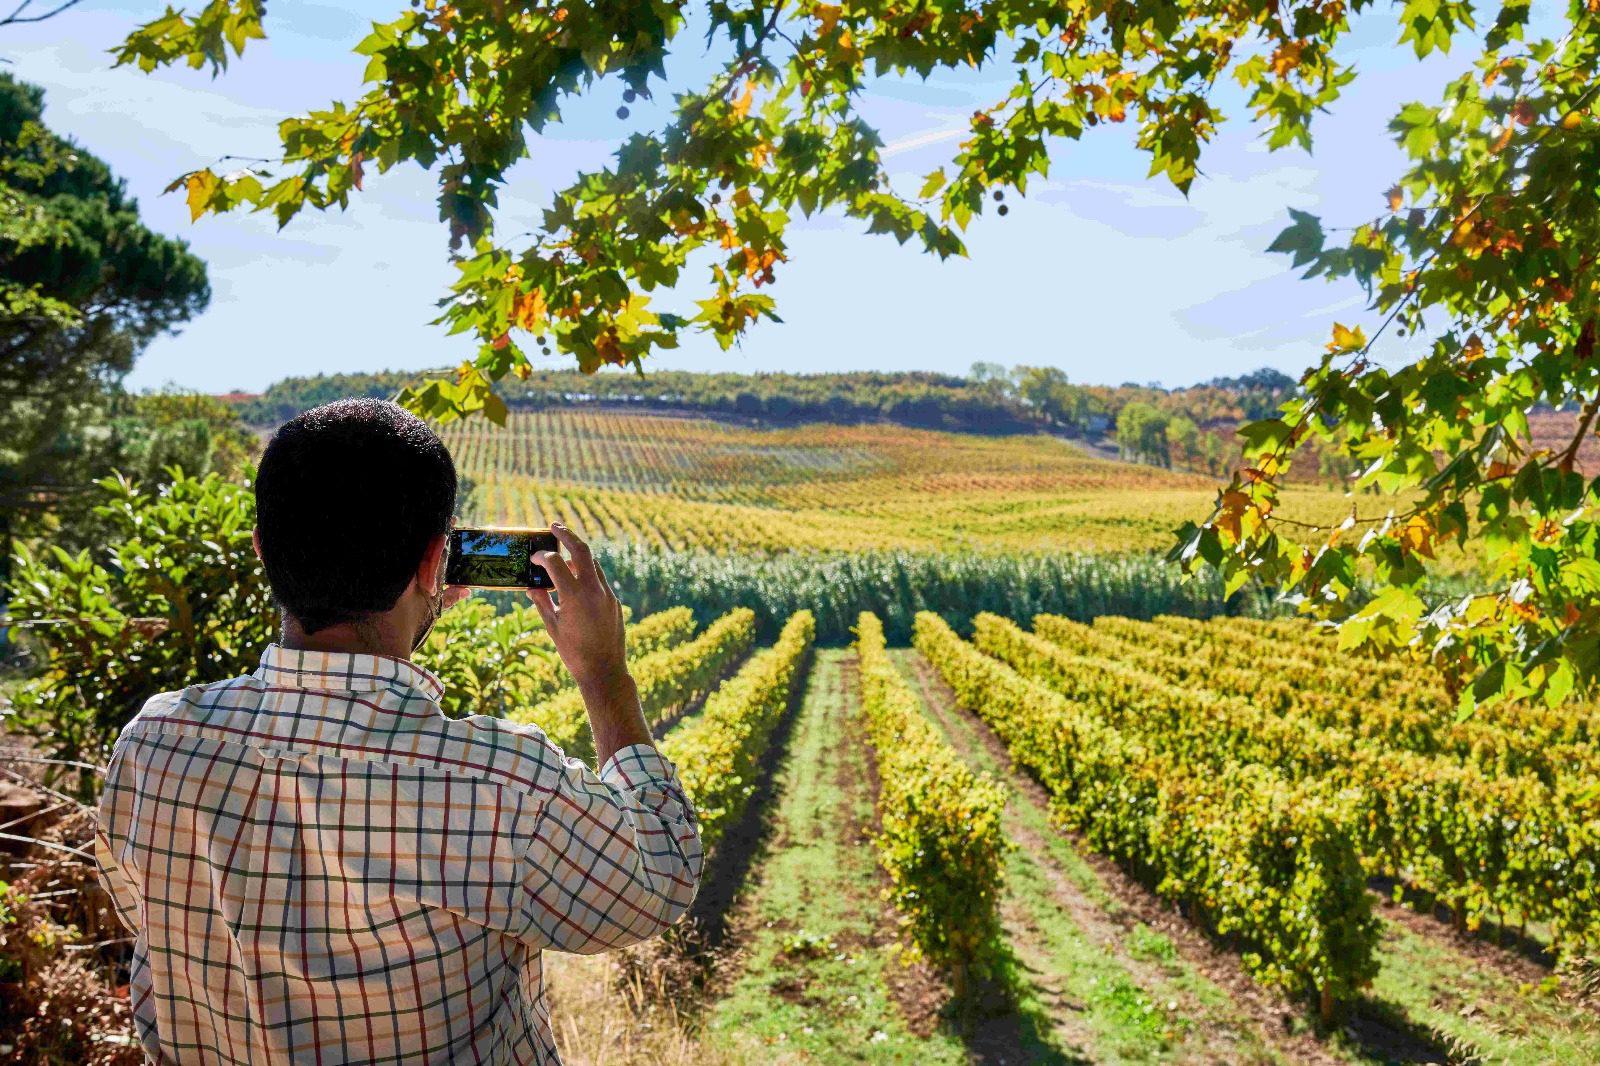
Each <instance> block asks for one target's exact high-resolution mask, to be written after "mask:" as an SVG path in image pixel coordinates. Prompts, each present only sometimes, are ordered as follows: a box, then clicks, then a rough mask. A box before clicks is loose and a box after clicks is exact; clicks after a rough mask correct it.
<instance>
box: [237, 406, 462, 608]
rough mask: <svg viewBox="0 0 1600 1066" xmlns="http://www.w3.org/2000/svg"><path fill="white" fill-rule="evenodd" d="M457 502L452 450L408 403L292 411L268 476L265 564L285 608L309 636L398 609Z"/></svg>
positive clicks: (275, 441) (262, 496)
mask: <svg viewBox="0 0 1600 1066" xmlns="http://www.w3.org/2000/svg"><path fill="white" fill-rule="evenodd" d="M455 502H456V466H455V462H454V461H453V460H452V459H451V458H450V452H449V451H448V450H447V449H446V448H445V446H444V443H443V442H442V441H440V440H439V437H438V435H437V434H436V433H434V432H433V430H432V429H429V428H428V425H427V423H426V422H423V421H422V419H420V418H418V417H417V416H416V415H413V414H411V413H410V412H409V411H407V410H405V409H404V408H402V407H400V406H398V405H397V404H392V403H389V402H387V401H385V400H339V401H337V402H335V403H330V404H324V405H323V406H321V407H313V408H312V409H311V410H309V411H306V412H304V413H303V414H300V415H296V416H295V417H294V418H291V419H290V420H289V421H288V422H285V423H284V424H283V426H282V427H281V428H280V429H279V430H278V432H276V433H274V434H273V435H272V440H271V441H269V442H268V444H267V450H266V453H265V454H263V455H262V457H261V466H260V469H259V470H258V472H257V474H256V528H257V529H258V530H259V531H260V533H261V561H262V563H263V564H264V565H265V566H266V568H267V581H268V583H269V584H271V586H272V595H273V598H274V599H276V600H277V601H278V607H279V609H281V610H282V611H283V612H284V613H285V614H287V615H290V616H292V617H293V618H294V619H295V621H297V622H299V623H300V627H301V628H302V629H304V630H305V631H306V632H307V633H315V632H317V631H318V630H320V629H326V628H327V627H329V626H332V625H338V624H339V623H341V622H354V621H358V620H359V619H361V618H363V617H366V616H368V615H371V614H373V613H376V612H381V611H387V610H388V609H389V608H391V607H393V606H394V604H395V601H396V600H398V599H399V598H400V594H401V593H402V592H404V591H405V588H406V586H407V585H408V584H410V582H411V579H412V578H413V577H414V576H415V575H416V572H417V567H418V566H419V565H420V564H421V562H422V553H423V552H424V551H426V550H427V547H428V541H429V540H431V539H432V538H433V537H436V536H438V535H439V534H440V533H443V532H445V531H446V530H447V529H449V527H450V515H451V512H452V511H454V510H455Z"/></svg>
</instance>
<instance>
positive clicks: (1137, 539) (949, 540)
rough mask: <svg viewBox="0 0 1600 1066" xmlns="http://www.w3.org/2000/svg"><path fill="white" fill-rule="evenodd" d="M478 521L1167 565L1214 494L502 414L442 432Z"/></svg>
mask: <svg viewBox="0 0 1600 1066" xmlns="http://www.w3.org/2000/svg"><path fill="white" fill-rule="evenodd" d="M445 440H446V443H447V444H448V445H449V446H450V449H451V451H452V452H453V453H454V454H455V456H456V461H457V464H458V465H459V467H460V469H461V472H462V473H463V474H464V475H465V476H466V477H467V478H469V479H471V482H472V485H473V492H472V496H471V498H470V504H469V505H468V508H467V511H468V513H469V514H470V515H472V516H473V517H475V518H477V519H478V520H480V521H484V522H492V523H499V524H526V525H546V524H548V523H549V522H550V521H552V520H556V519H559V520H561V521H564V522H566V523H567V524H569V525H571V526H572V527H573V528H575V529H579V530H582V531H584V532H586V533H588V534H590V535H592V536H595V537H597V538H602V539H605V540H609V541H614V542H619V543H637V544H644V545H650V546H656V547H665V548H668V549H672V550H677V551H685V550H702V551H714V552H724V553H755V554H762V555H767V554H776V553H783V552H787V551H792V550H793V549H795V548H804V549H815V550H821V551H827V550H838V551H850V552H858V551H869V550H870V551H883V550H894V549H911V550H923V551H931V550H962V549H971V550H976V551H982V552H989V553H993V552H1003V551H1029V552H1032V551H1081V550H1112V551H1144V550H1151V551H1165V550H1166V549H1167V548H1168V547H1170V544H1171V534H1172V531H1173V530H1174V529H1175V528H1176V527H1177V526H1178V525H1179V524H1181V523H1182V522H1183V521H1185V520H1199V519H1201V518H1204V517H1205V515H1206V514H1207V513H1208V512H1209V509H1210V507H1211V506H1212V505H1213V503H1214V502H1215V500H1216V484H1215V481H1214V480H1213V479H1210V478H1206V477H1202V476H1199V475H1195V474H1186V473H1180V472H1174V471H1170V470H1162V469H1159V468H1156V467H1152V466H1144V465H1138V464H1133V463H1123V462H1116V461H1112V460H1108V459H1105V458H1101V457H1099V456H1096V455H1093V454H1091V453H1090V452H1088V451H1087V450H1086V449H1085V448H1084V447H1082V446H1081V445H1079V444H1077V443H1075V442H1073V441H1070V440H1067V439H1064V438H1061V437H1055V436H1050V435H1046V434H1021V435H1012V436H992V437H991V436H980V435H974V434H960V433H940V432H936V431H932V430H923V429H912V428H907V427H903V426H895V425H887V424H873V425H860V426H841V425H810V426H802V427H799V428H793V429H763V428H754V427H750V426H745V425H740V424H736V423H732V422H723V421H713V420H710V419H704V418H692V417H680V416H672V415H662V414H632V413H619V412H614V411H610V410H599V411H593V410H568V409H561V410H550V411H539V412H514V413H513V414H512V415H511V417H510V419H509V420H508V422H507V424H506V426H505V427H503V428H501V427H496V426H494V425H491V424H489V423H488V421H487V420H481V419H480V420H475V421H473V422H471V423H467V424H465V425H462V426H458V427H452V428H449V429H447V430H446V432H445ZM1284 507H1285V509H1286V510H1292V512H1293V513H1294V515H1295V517H1297V518H1300V519H1301V520H1302V521H1309V522H1326V523H1328V524H1333V523H1337V522H1338V521H1340V519H1341V518H1342V517H1343V516H1344V515H1345V514H1348V513H1349V510H1350V501H1349V500H1348V498H1346V497H1345V496H1344V495H1343V494H1342V493H1339V492H1335V491H1330V490H1325V489H1319V488H1301V489H1292V490H1290V491H1289V492H1288V493H1286V497H1285V503H1284Z"/></svg>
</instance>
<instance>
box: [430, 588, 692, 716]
mask: <svg viewBox="0 0 1600 1066" xmlns="http://www.w3.org/2000/svg"><path fill="white" fill-rule="evenodd" d="M623 612H624V613H625V614H626V613H631V610H630V609H629V608H627V607H624V608H623ZM693 635H694V612H692V611H690V610H689V609H688V608H687V607H676V608H673V609H672V610H668V611H657V612H656V613H655V614H653V615H651V616H650V617H649V618H646V619H644V620H643V621H640V622H636V623H634V624H632V625H630V626H628V657H629V658H630V659H642V658H644V657H645V656H648V655H651V654H653V653H655V652H658V651H663V650H665V649H667V648H673V647H676V646H677V645H679V644H682V643H683V642H684V641H686V640H688V639H689V638H690V637H692V636H693ZM416 661H417V664H418V665H419V666H423V667H426V668H427V669H429V670H431V671H433V673H434V674H435V675H436V676H437V677H438V678H439V680H440V681H442V682H443V683H444V688H445V692H444V696H443V697H442V698H441V699H440V701H439V702H440V705H441V706H442V707H443V708H444V712H445V713H446V714H448V715H449V716H450V717H452V718H460V717H462V716H464V715H469V714H487V715H493V716H494V717H496V718H504V717H506V716H507V715H509V714H512V713H513V712H516V711H518V710H527V709H528V708H529V707H532V706H534V705H535V704H537V703H540V702H542V701H544V700H547V699H549V698H551V697H552V696H554V695H556V694H557V693H559V692H560V691H561V690H563V689H566V688H570V687H571V685H572V675H571V674H569V673H567V669H566V667H565V666H564V665H562V662H561V657H560V656H558V655H557V654H556V651H555V646H554V645H553V644H551V643H550V634H549V633H548V632H546V631H545V628H544V620H543V619H541V618H540V617H539V612H538V610H537V608H535V607H534V606H533V604H531V603H527V602H526V601H524V602H523V603H521V604H512V605H510V606H509V607H506V608H504V609H503V610H502V609H499V608H497V607H496V606H495V603H494V602H493V601H490V600H488V599H485V598H484V597H480V596H474V597H472V598H471V599H468V600H466V601H465V602H463V603H459V604H457V605H456V606H454V607H452V608H450V610H448V611H446V612H445V613H444V614H443V615H442V616H440V618H439V622H438V624H437V625H435V626H434V627H433V632H432V633H430V634H428V639H427V641H426V642H425V643H424V644H423V646H422V647H421V648H420V649H419V650H418V652H417V656H416Z"/></svg>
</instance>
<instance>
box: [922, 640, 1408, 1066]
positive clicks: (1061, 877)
mask: <svg viewBox="0 0 1600 1066" xmlns="http://www.w3.org/2000/svg"><path fill="white" fill-rule="evenodd" d="M913 661H914V662H915V673H916V681H917V683H918V687H919V688H920V689H921V691H922V694H923V698H924V702H925V704H926V706H927V707H928V710H929V713H930V714H932V715H933V716H934V718H935V720H936V721H939V722H940V724H941V725H942V726H943V727H944V731H945V733H946V735H947V736H949V737H950V738H951V740H952V742H953V743H954V744H956V745H957V748H958V750H959V749H960V746H961V743H962V741H961V732H960V731H959V730H954V729H952V728H950V716H952V715H966V712H965V711H962V710H960V709H958V707H957V704H956V699H955V693H954V692H953V691H952V690H951V689H950V687H949V686H948V685H946V684H945V682H944V679H943V678H941V677H940V676H939V674H938V672H937V671H936V670H935V669H934V667H933V666H932V664H931V663H929V662H928V661H927V660H926V659H925V658H923V657H922V656H921V655H917V656H915V657H914V660H913ZM967 720H968V721H970V722H971V724H972V726H973V727H974V729H975V730H976V732H977V734H978V736H979V737H980V738H981V742H982V744H983V746H984V748H985V749H986V750H987V751H988V752H989V754H990V755H991V756H993V757H994V759H995V760H996V762H997V763H998V764H999V765H1000V766H1002V767H1005V768H1006V773H1005V777H1006V781H1007V783H1008V784H1009V785H1010V786H1011V788H1012V789H1013V790H1014V791H1015V793H1016V795H1017V796H1018V797H1019V798H1020V799H1021V800H1022V802H1026V803H1031V804H1033V805H1035V806H1037V807H1039V808H1041V809H1044V810H1048V809H1049V804H1050V798H1049V795H1048V794H1047V793H1046V792H1045V790H1044V788H1043V786H1041V785H1040V784H1039V783H1038V782H1037V781H1035V780H1034V779H1033V778H1032V777H1030V776H1028V775H1027V774H1025V773H1023V772H1021V771H1019V770H1017V769H1016V768H1014V767H1013V766H1012V761H1011V755H1010V753H1009V752H1008V751H1007V750H1006V747H1005V745H1004V743H1002V742H1001V740H1000V738H999V737H998V736H996V735H995V733H994V731H993V730H992V729H990V728H989V726H988V724H987V723H985V722H983V721H982V720H980V719H978V718H977V717H976V716H975V715H972V716H967ZM1014 832H1015V834H1016V836H1015V842H1016V843H1017V844H1018V846H1020V847H1022V848H1024V849H1026V850H1027V851H1028V852H1029V853H1030V854H1032V855H1034V856H1035V857H1036V858H1037V860H1038V861H1039V863H1040V865H1041V866H1042V867H1043V868H1044V869H1045V870H1046V873H1047V876H1048V877H1049V880H1050V883H1051V888H1052V892H1053V895H1054V899H1055V902H1056V903H1057V904H1058V905H1059V906H1060V907H1062V909H1064V910H1065V911H1066V912H1067V913H1068V914H1069V915H1070V916H1071V918H1072V920H1073V922H1074V923H1075V924H1076V925H1077V926H1078V928H1079V929H1081V930H1082V931H1083V933H1084V935H1085V936H1086V937H1088V938H1089V939H1091V940H1093V941H1094V942H1095V943H1097V944H1099V945H1101V946H1103V947H1104V948H1105V950H1106V951H1107V952H1108V953H1110V954H1113V955H1115V956H1116V957H1117V960H1118V962H1119V963H1122V964H1123V965H1124V966H1126V967H1127V968H1128V969H1129V971H1130V972H1131V973H1133V974H1135V975H1140V974H1141V971H1142V972H1143V973H1144V974H1149V973H1150V967H1149V966H1148V965H1146V964H1141V963H1140V962H1139V961H1138V960H1135V959H1132V958H1131V957H1130V956H1128V954H1127V953H1126V951H1125V950H1124V948H1123V944H1124V943H1125V942H1126V940H1127V937H1128V934H1129V933H1130V932H1131V931H1132V929H1133V928H1134V927H1135V926H1136V925H1138V924H1140V923H1143V924H1144V925H1146V926H1148V927H1149V928H1151V929H1153V930H1155V931H1157V932H1159V933H1162V934H1163V935H1165V936H1166V937H1167V938H1168V939H1169V940H1171V941H1172V943H1173V946H1174V947H1175V948H1176V949H1177V953H1178V956H1179V957H1180V958H1181V959H1182V960H1183V961H1184V962H1185V963H1186V964H1187V965H1188V966H1189V967H1190V968H1191V969H1192V970H1194V971H1195V972H1196V973H1198V974H1200V975H1201V976H1202V977H1204V978H1206V979H1207V980H1209V981H1210V982H1211V983H1213V984H1215V985H1217V986H1218V987H1219V988H1221V989H1222V990H1223V991H1224V992H1226V993H1227V994H1228V996H1229V997H1230V999H1231V1000H1232V1002H1233V1004H1234V1007H1235V1009H1236V1010H1237V1011H1238V1012H1239V1014H1240V1016H1241V1017H1242V1019H1243V1020H1244V1022H1245V1023H1246V1024H1247V1025H1249V1026H1250V1027H1251V1029H1252V1030H1253V1031H1254V1033H1255V1034H1256V1036H1257V1037H1258V1038H1259V1039H1260V1040H1261V1042H1262V1043H1263V1044H1264V1045H1265V1046H1267V1047H1268V1048H1271V1049H1273V1050H1275V1051H1277V1052H1278V1053H1279V1054H1281V1055H1283V1056H1284V1057H1286V1058H1288V1059H1290V1060H1291V1061H1294V1062H1300V1063H1310V1064H1315V1066H1324V1064H1326V1066H1336V1064H1339V1066H1343V1064H1345V1063H1347V1062H1348V1060H1347V1059H1345V1058H1343V1057H1341V1056H1339V1055H1336V1054H1334V1053H1333V1051H1332V1050H1330V1049H1329V1048H1328V1047H1327V1046H1325V1045H1324V1044H1323V1043H1322V1042H1321V1041H1320V1040H1318V1039H1317V1038H1316V1037H1315V1036H1314V1035H1312V1034H1311V1033H1309V1032H1299V1033H1296V1032H1294V1031H1293V1026H1294V1023H1295V1021H1296V1020H1297V1017H1298V1012H1297V1011H1296V1010H1295V1008H1294V1007H1293V1006H1292V1005H1290V1004H1288V1003H1286V1002H1284V1001H1283V1000H1282V999H1280V998H1279V997H1277V996H1274V995H1273V994H1272V993H1270V992H1268V991H1267V990H1265V989H1264V988H1262V987H1261V986H1260V985H1259V984H1257V983H1256V982H1255V981H1254V980H1253V979H1251V977H1250V976H1249V975H1248V974H1246V973H1245V972H1244V970H1243V968H1242V967H1241V966H1240V964H1239V960H1238V959H1237V957H1235V956H1233V955H1231V954H1230V953H1228V952H1226V951H1224V950H1222V949H1220V948H1219V947H1217V946H1216V945H1215V944H1213V943H1212V942H1211V941H1210V940H1209V939H1208V938H1207V937H1206V936H1205V935H1204V934H1203V933H1201V932H1200V931H1199V930H1198V929H1196V928H1195V927H1194V926H1193V925H1192V924H1190V923H1189V921H1188V920H1187V919H1185V918H1184V917H1183V916H1182V915H1181V914H1179V913H1177V911H1176V910H1175V909H1174V908H1173V907H1172V906H1171V904H1169V903H1167V902H1166V901H1164V900H1162V899H1161V898H1160V897H1159V896H1157V895H1156V894H1155V893H1153V892H1151V891H1150V890H1149V889H1147V888H1145V887H1144V886H1143V885H1141V884H1139V883H1138V882H1137V881H1134V880H1133V879H1132V878H1131V877H1129V876H1128V875H1127V874H1126V873H1124V872H1123V870H1122V869H1121V868H1120V867H1118V866H1117V865H1116V864H1115V863H1113V862H1111V861H1110V860H1108V859H1105V858H1104V857H1102V856H1100V855H1097V854H1095V853H1094V852H1093V851H1091V850H1089V848H1088V847H1087V846H1085V845H1083V844H1082V842H1081V840H1079V839H1078V838H1077V837H1076V835H1075V834H1073V833H1070V832H1067V831H1065V830H1062V831H1061V832H1062V835H1064V836H1065V837H1066V838H1067V839H1068V840H1069V841H1071V843H1072V845H1073V848H1074V850H1075V851H1076V852H1077V853H1078V854H1079V856H1080V857H1081V858H1082V859H1083V861H1084V862H1085V863H1086V864H1087V865H1088V866H1089V868H1090V869H1091V870H1092V871H1093V872H1094V873H1095V874H1096V876H1097V877H1098V878H1099V880H1100V882H1101V884H1102V885H1103V886H1104V888H1105V890H1106V892H1107V894H1108V895H1109V896H1110V897H1111V899H1112V901H1113V902H1114V903H1115V904H1116V909H1115V910H1110V909H1107V908H1105V907H1104V906H1102V905H1101V904H1100V903H1098V902H1096V901H1095V900H1092V899H1089V898H1087V897H1086V896H1085V895H1084V894H1083V893H1082V892H1081V891H1079V890H1078V889H1077V888H1076V887H1075V886H1073V885H1072V884H1071V883H1070V882H1069V881H1068V879H1067V877H1066V875H1065V873H1064V872H1063V871H1062V870H1061V869H1060V867H1059V865H1057V864H1056V863H1055V862H1053V861H1052V860H1051V859H1050V858H1049V857H1048V849H1047V847H1046V842H1045V841H1044V840H1043V839H1041V838H1040V837H1039V836H1038V835H1037V834H1036V833H1033V832H1031V831H1030V830H1028V829H1027V828H1026V827H1024V826H1021V825H1017V826H1016V827H1015V830H1014ZM1189 1006H1191V1008H1192V1007H1193V1005H1192V1004H1191V1005H1189ZM1189 1020H1190V1021H1191V1023H1192V1024H1193V1025H1194V1026H1195V1027H1196V1028H1197V1029H1198V1030H1199V1032H1200V1033H1201V1034H1202V1041H1203V1043H1204V1044H1205V1046H1206V1047H1208V1048H1214V1049H1215V1050H1216V1051H1217V1056H1218V1057H1217V1058H1216V1060H1215V1061H1217V1062H1219V1063H1231V1062H1234V1061H1237V1059H1235V1058H1230V1057H1229V1054H1228V1049H1229V1048H1230V1047H1236V1046H1237V1042H1236V1037H1235V1036H1234V1034H1233V1033H1231V1032H1229V1030H1228V1028H1227V1027H1226V1026H1219V1025H1217V1024H1216V1023H1215V1022H1214V1021H1210V1020H1208V1019H1207V1018H1206V1017H1205V1016H1204V1014H1203V1011H1202V1010H1198V1009H1195V1010H1192V1011H1191V1017H1190V1019H1189ZM1397 1035H1398V1034H1397ZM1395 1050H1397V1051H1402V1054H1404V1053H1405V1049H1401V1048H1398V1047H1397V1048H1396V1049H1395ZM1430 1050H1432V1049H1430ZM1401 1061H1419V1060H1418V1059H1413V1058H1402V1059H1401ZM1420 1061H1431V1060H1430V1059H1428V1058H1422V1059H1420Z"/></svg>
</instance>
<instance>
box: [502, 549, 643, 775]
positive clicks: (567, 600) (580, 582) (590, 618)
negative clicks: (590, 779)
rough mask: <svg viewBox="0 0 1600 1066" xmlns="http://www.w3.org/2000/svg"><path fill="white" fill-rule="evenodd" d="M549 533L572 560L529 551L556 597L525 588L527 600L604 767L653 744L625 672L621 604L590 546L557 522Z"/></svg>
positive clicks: (625, 662)
mask: <svg viewBox="0 0 1600 1066" xmlns="http://www.w3.org/2000/svg"><path fill="white" fill-rule="evenodd" d="M550 532H551V533H554V534H555V537H556V540H558V541H560V542H561V546H562V547H563V548H565V549H566V550H567V555H568V556H570V557H571V558H570V560H568V559H564V558H562V557H561V554H560V553H559V552H534V553H533V561H534V562H536V563H538V564H539V565H540V566H542V567H544V569H545V572H546V573H548V574H549V575H550V581H551V583H552V584H553V585H555V598H554V600H552V599H551V595H550V591H551V590H549V589H529V590H528V598H529V599H530V600H532V601H533V605H534V606H535V607H537V608H538V609H539V617H541V618H543V619H544V627H545V629H546V630H548V631H549V633H550V640H551V642H552V643H554V644H555V646H556V653H557V654H559V655H560V656H561V661H562V662H563V663H565V664H566V666H567V670H568V671H569V672H570V673H571V674H572V677H573V680H574V681H576V682H577V683H578V691H580V692H581V693H583V702H584V704H585V706H587V707H588V709H589V726H590V728H591V729H592V730H593V731H594V750H595V756H596V758H597V759H598V760H599V765H601V766H604V765H605V763H606V760H607V759H609V758H611V756H612V754H613V753H615V752H616V751H618V750H620V749H622V748H625V747H628V746H629V745H632V744H650V745H654V743H655V741H654V739H653V738H652V737H651V736H650V730H649V728H648V727H647V726H646V725H645V722H644V714H643V712H642V711H641V710H640V707H639V691H638V689H637V688H635V687H634V684H633V677H632V675H630V674H629V673H628V657H627V645H626V629H625V627H624V625H623V621H622V603H621V602H620V601H619V600H618V599H617V596H616V593H614V592H612V591H611V583H610V582H609V581H607V580H606V575H605V571H604V570H602V569H601V567H600V564H599V563H597V562H596V561H595V558H594V553H593V552H591V551H590V550H589V545H587V544H585V543H584V542H583V541H582V540H581V539H580V538H579V537H578V535H577V534H575V533H573V532H572V530H570V529H568V528H567V527H566V526H563V525H561V524H559V523H555V524H552V525H551V527H550Z"/></svg>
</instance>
